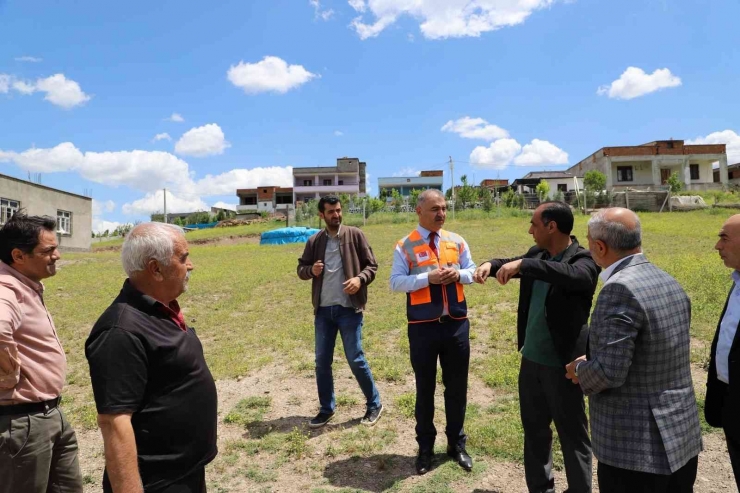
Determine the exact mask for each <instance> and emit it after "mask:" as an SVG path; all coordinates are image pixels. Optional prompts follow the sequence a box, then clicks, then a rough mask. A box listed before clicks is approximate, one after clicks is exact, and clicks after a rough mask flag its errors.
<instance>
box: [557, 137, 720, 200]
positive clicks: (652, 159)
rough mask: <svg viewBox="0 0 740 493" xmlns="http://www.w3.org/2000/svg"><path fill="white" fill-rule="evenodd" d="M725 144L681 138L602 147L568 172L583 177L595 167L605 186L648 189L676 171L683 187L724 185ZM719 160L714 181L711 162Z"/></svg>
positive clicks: (662, 181) (697, 188) (660, 183)
mask: <svg viewBox="0 0 740 493" xmlns="http://www.w3.org/2000/svg"><path fill="white" fill-rule="evenodd" d="M725 147H726V146H725V144H711V145H686V144H684V141H683V140H658V141H655V142H649V143H647V144H643V145H639V146H626V147H603V148H601V149H599V150H598V151H596V152H595V153H593V154H592V155H590V156H589V157H587V158H586V159H584V160H582V161H581V162H579V163H577V164H575V165H574V166H572V167H571V168H569V169H568V170H567V171H568V172H570V173H573V174H577V175H578V176H583V175H584V174H585V173H586V171H589V170H592V169H596V170H599V171H601V172H602V173H604V174H605V175H606V189H607V190H609V191H621V190H624V189H626V188H633V189H638V190H639V189H651V188H656V187H657V188H660V187H662V186H665V185H666V182H667V180H668V178H669V177H670V176H671V175H672V174H673V173H678V176H679V177H680V179H681V181H683V183H684V185H685V189H686V190H710V189H715V188H721V187H722V185H727V183H728V177H727V151H726V148H725ZM715 162H718V163H719V181H720V183H714V180H713V173H712V165H713V163H715Z"/></svg>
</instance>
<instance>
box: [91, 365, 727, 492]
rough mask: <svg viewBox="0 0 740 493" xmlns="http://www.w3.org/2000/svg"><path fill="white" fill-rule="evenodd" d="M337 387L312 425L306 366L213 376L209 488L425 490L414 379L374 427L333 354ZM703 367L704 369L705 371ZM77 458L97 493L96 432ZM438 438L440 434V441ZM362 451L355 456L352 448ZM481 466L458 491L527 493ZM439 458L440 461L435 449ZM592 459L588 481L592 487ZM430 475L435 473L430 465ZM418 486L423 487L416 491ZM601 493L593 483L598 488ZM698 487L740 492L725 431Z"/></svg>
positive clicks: (715, 438) (396, 388)
mask: <svg viewBox="0 0 740 493" xmlns="http://www.w3.org/2000/svg"><path fill="white" fill-rule="evenodd" d="M334 366H335V374H334V380H335V392H336V395H337V398H338V400H339V402H340V404H339V405H338V406H337V413H336V416H335V418H334V421H333V422H332V423H331V424H329V425H327V426H326V427H325V428H322V429H319V430H310V429H308V428H307V426H306V423H307V421H308V419H310V418H311V417H313V416H314V415H315V413H316V412H317V397H316V384H315V379H314V377H313V374H312V373H313V372H312V371H308V370H305V371H296V370H295V369H292V368H290V367H289V366H286V365H270V366H267V367H263V368H261V369H260V370H258V371H255V372H254V373H252V374H250V375H247V376H245V377H243V378H238V379H233V380H221V381H218V382H217V387H218V395H219V439H218V441H219V450H220V453H219V457H218V458H217V459H216V460H215V461H214V462H213V463H212V464H211V465H209V466H208V468H207V477H208V482H209V491H211V492H218V493H226V492H252V491H271V492H301V491H303V492H307V491H312V490H315V489H322V490H325V491H337V490H341V489H344V488H350V489H352V490H353V491H368V492H381V491H385V490H386V489H389V488H391V487H393V485H394V484H396V486H395V487H394V491H410V490H414V489H415V488H417V489H418V488H421V490H423V491H433V489H428V488H429V487H430V486H429V484H430V483H428V479H429V475H427V476H424V477H419V476H416V474H415V472H414V457H415V454H416V442H415V439H414V436H415V433H414V422H413V419H410V418H408V417H406V416H405V415H404V414H403V412H402V409H398V408H397V406H396V402H397V400H398V398H399V396H401V395H403V394H407V393H409V392H413V391H414V381H413V376H411V375H409V376H407V378H405V379H404V380H403V381H401V382H395V383H393V384H391V383H386V382H380V383H379V389H380V392H381V397H382V399H383V405H384V406H385V411H384V414H383V417H382V418H381V420H380V421H379V422H378V424H377V425H376V426H375V427H373V428H370V429H367V428H366V427H364V426H362V425H360V424H359V420H360V418H361V417H362V415H363V414H364V411H365V402H364V396H363V395H362V393H361V392H360V389H359V388H358V386H357V383H356V381H355V379H354V377H353V375H352V374H351V372H350V370H349V368H348V367H347V365H346V362H344V361H343V360H341V359H340V358H335V365H334ZM701 372H703V375H702V373H701ZM703 378H706V372H705V371H703V370H702V369H701V368H695V369H694V382H695V384H697V383H699V384H698V385H697V387H699V386H700V385H703ZM442 391H443V388H442V386H441V385H438V388H437V399H436V403H437V413H436V419H435V424H436V426H437V429H438V430H440V433H441V430H443V429H444V411H443V408H442V406H443V404H442V403H443V399H442ZM468 396H469V399H470V403H471V404H478V405H480V406H488V405H490V404H492V403H494V402H495V401H496V400H497V399H498V398H500V397H499V396H497V395H496V393H495V392H494V391H492V390H491V389H489V388H488V387H486V386H485V385H484V384H483V383H482V382H481V381H480V380H479V379H478V378H477V377H475V376H474V375H472V374H471V377H470V389H469V392H468ZM249 397H269V398H270V401H271V404H270V406H269V409H268V410H267V411H266V413H265V414H264V416H263V418H262V420H261V421H259V422H255V423H250V424H248V425H246V426H244V425H240V424H227V423H224V418H225V416H226V415H227V414H228V413H229V412H230V411H231V410H232V409H234V407H235V406H236V405H237V403H239V402H240V401H241V400H243V399H246V398H249ZM296 430H297V431H298V432H299V433H300V434H302V436H304V437H305V445H306V448H305V453H304V454H302V455H300V456H295V457H291V458H289V459H288V460H285V459H284V458H283V459H279V458H278V457H277V456H275V455H272V454H271V453H270V452H269V451H267V452H265V451H262V450H260V451H256V450H253V451H251V452H250V451H246V452H245V451H244V450H242V451H241V454H236V453H234V452H233V444H234V443H243V444H249V443H254V440H255V439H256V438H260V437H264V436H266V435H267V434H269V433H271V432H278V433H291V432H296ZM78 439H79V442H80V464H81V467H82V471H83V476H84V477H85V482H86V484H85V493H88V492H89V493H92V492H99V491H100V488H101V486H100V485H101V480H102V471H103V465H104V457H103V446H102V439H101V436H100V433H99V432H98V431H97V430H94V431H82V432H80V433H78ZM443 441H444V435H442V436H441V440H438V442H440V443H441V442H443ZM358 451H359V452H358ZM474 459H475V460H476V461H477V463H478V464H479V466H478V467H477V468H476V470H477V471H483V472H480V473H478V474H476V472H475V471H476V470H474V472H473V473H472V475H465V476H464V477H463V479H461V480H459V481H455V482H453V483H452V484H451V485H450V486H451V488H452V489H453V490H454V491H456V492H461V493H462V492H477V493H494V492H495V493H519V492H521V493H526V492H527V488H526V484H525V481H524V468H523V466H522V465H521V464H517V463H512V462H506V461H498V460H495V459H493V458H489V457H486V458H481V457H474ZM435 460H436V463H437V464H439V463H444V462H445V461H446V457H445V456H444V455H442V454H438V455H437V457H436V459H435ZM595 464H596V462H595V461H594V483H596V474H595ZM430 474H434V471H433V472H432V473H430ZM555 476H556V484H557V485H558V486H557V489H558V491H563V490H564V489H565V486H566V480H565V473H564V471H557V472H556V473H555ZM431 484H433V483H431ZM421 490H419V491H421ZM594 491H596V492H598V486H597V485H596V484H595V485H594ZM695 491H696V492H697V493H713V492H737V490H736V489H735V486H734V479H733V475H732V468H731V466H730V461H729V456H728V454H727V448H726V445H725V441H724V436H723V435H722V434H721V433H711V434H709V435H706V436H705V437H704V451H703V452H702V453H701V455H700V456H699V472H698V475H697V480H696V486H695Z"/></svg>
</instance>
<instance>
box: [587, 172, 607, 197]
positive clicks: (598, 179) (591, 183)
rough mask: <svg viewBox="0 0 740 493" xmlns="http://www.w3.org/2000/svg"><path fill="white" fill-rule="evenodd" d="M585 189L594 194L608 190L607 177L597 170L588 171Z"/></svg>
mask: <svg viewBox="0 0 740 493" xmlns="http://www.w3.org/2000/svg"><path fill="white" fill-rule="evenodd" d="M583 188H585V189H586V190H590V191H592V192H600V191H602V190H604V188H606V175H605V174H604V173H602V172H601V171H599V170H597V169H592V170H589V171H586V174H585V175H583Z"/></svg>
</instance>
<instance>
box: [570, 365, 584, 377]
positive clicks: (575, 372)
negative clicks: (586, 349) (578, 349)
mask: <svg viewBox="0 0 740 493" xmlns="http://www.w3.org/2000/svg"><path fill="white" fill-rule="evenodd" d="M583 363H585V361H579V362H578V363H576V367H575V369H574V370H573V374H574V375H575V376H576V377H577V376H578V367H579V366H581V365H582V364H583Z"/></svg>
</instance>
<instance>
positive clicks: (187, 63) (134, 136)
mask: <svg viewBox="0 0 740 493" xmlns="http://www.w3.org/2000/svg"><path fill="white" fill-rule="evenodd" d="M739 18H740V3H739V2H737V1H736V0H710V1H706V0H701V1H700V0H680V1H679V0H622V1H619V2H614V1H607V0H349V1H348V0H238V1H236V0H220V1H218V2H210V3H206V2H195V1H190V0H177V1H175V0H160V1H157V2H151V1H139V0H129V1H128V2H99V1H97V2H94V1H88V0H78V1H75V2H59V1H48V0H36V1H32V2H30V1H27V0H26V1H23V0H0V173H2V174H6V175H10V176H15V177H18V178H23V179H28V178H29V177H30V178H32V179H34V180H38V179H40V181H41V183H42V184H44V185H47V186H50V187H54V188H59V189H62V190H66V191H69V192H73V193H77V194H83V195H88V196H92V197H93V199H94V202H93V212H94V219H93V229H94V230H95V231H102V230H105V229H112V228H114V227H115V226H116V225H117V224H121V223H129V222H134V221H140V220H146V219H147V218H148V216H149V215H150V214H151V213H153V212H160V211H161V210H162V208H163V199H164V191H163V190H164V189H167V204H168V211H169V212H187V211H191V210H198V209H205V208H208V207H210V206H213V205H226V204H228V205H232V206H233V204H236V203H237V202H238V199H237V197H236V189H237V188H254V187H257V186H261V185H277V186H291V183H292V179H291V170H292V167H303V166H334V165H336V159H337V158H339V157H343V156H349V157H358V158H360V159H361V160H362V161H365V162H366V163H367V172H368V175H369V176H368V186H369V190H368V192H369V193H370V194H372V195H375V194H377V179H378V178H379V177H387V176H414V175H416V174H417V173H418V172H420V171H422V170H430V169H444V170H445V171H446V173H445V186H446V187H449V186H450V185H451V179H450V175H449V173H448V172H447V171H448V170H449V160H450V159H452V160H453V162H454V166H455V178H456V183H459V178H460V176H462V175H466V176H467V178H468V181H469V182H473V183H478V182H480V181H481V180H483V179H487V178H500V179H509V180H513V179H515V178H518V177H521V176H524V175H525V174H526V173H528V172H530V171H538V170H543V169H566V168H567V167H568V166H569V165H572V164H575V163H577V162H578V161H580V160H581V159H583V158H585V157H587V156H589V155H590V154H592V153H593V152H595V151H596V150H598V149H600V148H601V147H604V146H619V145H637V144H642V143H646V142H650V141H654V140H660V139H669V138H674V139H685V140H687V141H689V143H705V142H706V143H726V144H727V145H728V161H729V163H735V162H740V121H738V119H739V118H740V98H738V97H737V96H738V95H737V91H738V87H740V85H739V84H738V82H739V81H740V50H737V49H736V47H737V46H738V42H739V41H740V30H738V29H737V19H739ZM733 19H734V20H733Z"/></svg>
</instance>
